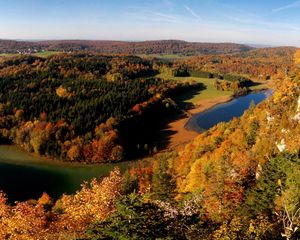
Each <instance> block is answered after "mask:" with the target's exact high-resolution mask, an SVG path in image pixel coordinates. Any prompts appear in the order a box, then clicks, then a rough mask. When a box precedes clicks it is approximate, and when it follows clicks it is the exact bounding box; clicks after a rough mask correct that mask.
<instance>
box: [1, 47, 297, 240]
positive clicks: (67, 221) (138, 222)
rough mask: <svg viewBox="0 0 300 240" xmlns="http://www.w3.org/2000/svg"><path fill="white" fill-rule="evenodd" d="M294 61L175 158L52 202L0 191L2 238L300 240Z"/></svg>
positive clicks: (160, 158)
mask: <svg viewBox="0 0 300 240" xmlns="http://www.w3.org/2000/svg"><path fill="white" fill-rule="evenodd" d="M295 56H296V60H295V61H296V65H295V66H294V67H292V68H291V69H290V71H289V72H288V73H287V74H286V76H285V77H284V79H280V78H278V79H277V80H275V79H273V80H274V83H275V85H276V87H275V89H274V94H273V96H271V97H270V98H268V99H267V100H266V101H264V102H262V103H261V104H259V105H257V106H254V105H252V106H251V107H250V108H249V109H248V110H247V111H246V112H245V113H244V115H243V116H242V117H241V118H235V119H233V120H232V121H230V122H228V123H220V124H218V125H216V126H215V127H213V128H211V129H209V130H208V131H206V132H204V133H202V134H200V135H199V136H197V137H196V138H195V139H194V140H193V141H192V142H191V143H190V144H188V145H187V146H186V147H185V148H184V150H182V151H180V152H165V153H160V154H157V155H155V156H154V157H153V158H152V159H149V160H142V161H139V162H138V163H137V164H136V165H135V167H133V168H132V169H131V170H128V171H127V172H125V173H123V174H122V173H121V172H120V170H119V169H117V168H116V169H115V170H114V171H112V172H111V173H110V175H109V176H108V177H106V178H103V179H95V180H93V181H91V182H90V183H85V184H84V185H83V186H82V189H81V190H80V191H78V192H77V193H75V194H74V195H64V196H62V197H61V198H60V199H59V200H57V201H54V200H52V199H51V197H50V196H48V195H47V194H46V193H44V194H43V195H42V196H41V198H40V199H38V200H29V201H26V202H17V203H15V204H14V205H11V204H9V203H8V202H7V197H6V195H5V193H1V194H0V238H2V239H216V240H217V239H218V240H219V239H224V240H225V239H299V237H300V231H299V227H300V205H299V204H300V199H299V197H300V192H299V191H300V178H299V176H300V149H299V146H300V90H299V89H300V71H299V64H300V58H299V56H300V54H299V52H297V53H296V55H295ZM292 58H294V55H293V56H292ZM2 109H4V111H6V110H5V108H2ZM15 114H16V117H23V116H22V115H23V113H22V114H21V113H20V112H18V113H17V112H16V113H15ZM41 118H46V116H42V117H41ZM11 121H13V119H12V120H11ZM36 121H41V120H36ZM8 122H10V121H8ZM109 122H110V121H109ZM107 124H108V123H107Z"/></svg>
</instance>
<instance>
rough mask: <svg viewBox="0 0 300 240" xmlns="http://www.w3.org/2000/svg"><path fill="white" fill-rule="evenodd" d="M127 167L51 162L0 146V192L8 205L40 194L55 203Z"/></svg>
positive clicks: (12, 148) (119, 164)
mask: <svg viewBox="0 0 300 240" xmlns="http://www.w3.org/2000/svg"><path fill="white" fill-rule="evenodd" d="M129 165H130V163H128V162H123V163H118V164H93V165H86V164H78V163H76V164H71V163H64V162H59V161H52V160H49V159H46V158H41V157H37V156H34V155H32V154H29V153H27V152H24V151H22V150H20V149H18V148H17V147H15V146H8V145H0V190H2V191H4V192H5V193H6V194H7V195H8V198H9V200H10V201H11V202H13V201H23V200H28V199H37V198H39V197H40V196H41V194H42V193H43V192H47V193H48V194H49V195H50V196H51V197H52V198H54V199H57V198H58V197H60V196H61V195H62V194H63V193H68V194H70V193H74V192H75V191H76V190H78V189H80V186H81V184H82V182H83V181H88V180H90V179H92V178H94V177H102V176H107V175H108V174H109V172H110V171H111V170H112V169H114V167H116V166H119V167H120V168H121V170H125V169H126V168H127V167H129Z"/></svg>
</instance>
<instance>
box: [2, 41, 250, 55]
mask: <svg viewBox="0 0 300 240" xmlns="http://www.w3.org/2000/svg"><path fill="white" fill-rule="evenodd" d="M251 49H253V48H252V47H249V46H247V45H242V44H235V43H197V42H185V41H178V40H161V41H144V42H121V41H84V40H57V41H54V40H53V41H40V42H36V41H35V42H28V41H27V42H26V41H12V40H0V53H19V52H21V53H28V52H30V53H31V52H40V51H60V52H62V51H64V52H69V51H72V52H73V51H92V52H98V53H108V54H182V55H195V54H221V53H236V52H243V51H248V50H251Z"/></svg>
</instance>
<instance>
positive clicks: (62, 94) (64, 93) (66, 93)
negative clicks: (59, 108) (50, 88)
mask: <svg viewBox="0 0 300 240" xmlns="http://www.w3.org/2000/svg"><path fill="white" fill-rule="evenodd" d="M56 94H57V96H59V97H61V98H69V97H71V96H72V93H70V92H69V91H68V90H67V89H65V88H64V87H63V86H59V87H58V88H57V89H56Z"/></svg>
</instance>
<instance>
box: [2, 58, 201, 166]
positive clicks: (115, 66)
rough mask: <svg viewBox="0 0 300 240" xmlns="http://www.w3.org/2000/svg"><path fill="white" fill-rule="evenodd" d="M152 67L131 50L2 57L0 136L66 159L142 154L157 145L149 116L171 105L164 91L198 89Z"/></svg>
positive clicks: (152, 117) (173, 106)
mask: <svg viewBox="0 0 300 240" xmlns="http://www.w3.org/2000/svg"><path fill="white" fill-rule="evenodd" d="M156 72H158V70H155V69H154V67H153V63H152V62H150V61H146V60H143V59H141V58H139V57H125V56H124V57H121V56H114V57H111V56H102V55H90V54H65V55H64V54H60V55H55V56H52V57H49V58H38V57H34V56H21V57H19V56H17V57H9V58H2V59H1V60H0V89H1V91H0V102H1V109H0V119H1V121H0V140H1V142H4V143H5V142H6V143H9V142H13V143H15V144H17V145H19V146H21V147H22V148H24V149H25V150H27V151H29V152H35V153H37V154H40V155H47V156H50V157H56V158H59V159H64V160H69V161H85V162H116V161H120V160H122V159H123V157H124V155H127V154H129V155H130V154H133V153H135V152H140V153H149V152H151V151H152V150H153V149H150V147H152V148H155V149H157V147H156V146H149V145H148V144H149V141H150V140H149V139H147V134H148V135H149V133H150V132H151V130H152V127H149V126H150V124H149V123H150V122H152V125H153V122H154V123H155V121H160V119H161V118H162V117H163V116H164V114H165V115H167V114H168V113H170V112H172V111H176V104H175V103H174V102H173V101H172V99H171V98H170V97H171V96H172V95H175V94H178V93H180V92H181V91H185V90H186V89H191V88H198V84H197V83H193V82H175V81H163V80H161V79H158V78H155V77H153V75H154V74H155V73H156ZM158 113H159V114H158ZM156 115H158V116H156ZM137 123H138V124H137ZM147 125H149V126H147ZM139 146H140V147H139ZM124 148H125V149H124ZM155 151H157V150H155ZM127 157H128V156H127Z"/></svg>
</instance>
